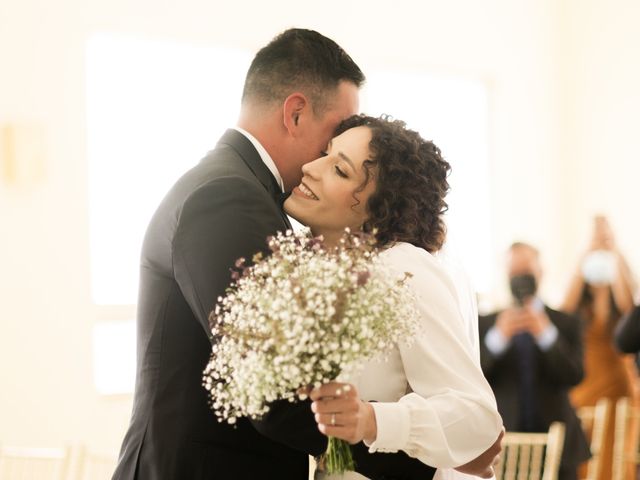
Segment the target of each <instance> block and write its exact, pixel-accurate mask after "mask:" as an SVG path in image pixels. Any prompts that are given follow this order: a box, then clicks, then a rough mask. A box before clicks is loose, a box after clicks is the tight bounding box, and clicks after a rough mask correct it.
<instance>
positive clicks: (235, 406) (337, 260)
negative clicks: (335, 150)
mask: <svg viewBox="0 0 640 480" xmlns="http://www.w3.org/2000/svg"><path fill="white" fill-rule="evenodd" d="M269 248H270V250H271V252H272V253H271V255H269V256H266V257H262V255H260V254H258V255H256V256H255V257H254V258H253V265H252V266H250V267H246V266H245V260H244V259H239V260H238V262H236V267H237V269H238V270H237V271H234V283H232V285H231V286H230V287H229V289H228V290H227V293H226V296H225V297H220V298H219V299H218V304H217V306H216V307H215V310H214V311H213V312H212V313H211V315H210V322H211V324H212V333H213V335H214V336H216V337H217V338H218V341H217V342H216V343H215V344H214V345H213V347H212V354H211V359H210V361H209V363H208V365H207V367H206V369H205V371H204V376H203V384H204V386H205V388H206V389H207V390H208V391H209V394H210V404H211V408H212V409H213V411H214V412H215V413H216V415H217V416H218V419H219V421H225V420H226V421H227V422H229V423H232V424H233V423H235V422H236V420H237V419H238V418H240V417H245V416H246V417H251V418H259V417H260V416H261V415H263V414H264V413H266V412H267V411H268V410H269V404H270V403H271V402H273V401H275V400H283V399H286V400H289V401H292V402H293V401H295V400H296V399H297V398H304V396H301V395H299V394H298V393H297V392H299V391H300V390H301V389H304V388H305V387H307V386H319V385H321V384H323V383H326V382H330V381H333V380H335V379H336V378H337V377H338V375H339V374H340V373H341V372H343V371H349V372H353V371H356V370H357V367H358V365H362V364H364V363H365V361H366V360H367V359H369V358H371V357H372V356H374V355H377V354H379V353H381V352H382V353H384V352H385V351H388V350H389V349H390V348H391V347H392V346H393V345H394V344H396V343H399V342H408V341H409V339H411V338H412V337H413V336H414V335H415V334H416V333H417V330H418V321H417V319H418V314H417V311H416V307H415V299H414V297H413V295H412V293H411V291H410V290H409V288H408V285H407V282H406V280H407V278H408V277H409V274H404V275H403V276H398V275H397V274H395V275H394V274H392V273H390V272H389V271H388V270H387V269H386V268H385V267H384V265H383V263H382V262H381V261H380V259H379V257H378V250H377V249H376V248H375V247H374V242H373V238H372V237H371V236H367V235H363V234H357V235H356V234H351V233H350V232H349V231H348V230H347V231H346V232H345V235H344V236H343V237H342V239H341V242H340V245H339V246H338V247H336V248H325V247H324V246H323V244H322V240H321V238H313V237H312V236H311V235H310V234H309V233H308V231H306V232H302V233H293V232H292V231H287V232H286V233H284V234H283V233H279V234H278V235H277V236H275V237H270V239H269ZM325 459H326V466H327V469H328V471H329V472H330V473H331V472H341V471H344V470H351V469H353V467H354V465H353V460H352V459H351V452H350V449H349V447H348V444H346V442H343V441H342V440H337V439H335V438H330V439H329V447H328V449H327V453H326V454H325Z"/></svg>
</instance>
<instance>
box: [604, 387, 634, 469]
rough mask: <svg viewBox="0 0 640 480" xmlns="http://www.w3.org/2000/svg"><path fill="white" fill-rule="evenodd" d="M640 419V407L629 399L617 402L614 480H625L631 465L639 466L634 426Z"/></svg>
mask: <svg viewBox="0 0 640 480" xmlns="http://www.w3.org/2000/svg"><path fill="white" fill-rule="evenodd" d="M638 419H640V412H639V411H638V407H636V406H634V405H633V403H632V401H631V399H630V398H629V397H622V398H620V399H618V401H617V402H616V425H615V435H614V439H613V464H612V467H611V473H612V475H611V476H612V480H625V478H626V472H627V471H628V469H629V468H631V467H630V465H633V466H634V467H635V466H637V465H638V462H639V460H640V459H639V458H638V434H637V429H636V428H634V424H636V425H637V422H638Z"/></svg>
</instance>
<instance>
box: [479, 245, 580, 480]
mask: <svg viewBox="0 0 640 480" xmlns="http://www.w3.org/2000/svg"><path fill="white" fill-rule="evenodd" d="M507 263H508V267H507V269H508V275H509V283H510V287H511V292H512V295H513V305H512V306H511V307H509V308H507V309H505V310H502V311H499V312H496V313H493V314H491V315H488V316H480V320H479V323H480V325H479V326H480V356H481V362H482V369H483V371H484V373H485V375H486V377H487V379H488V380H489V383H490V384H491V387H492V388H493V391H494V393H495V395H496V399H497V401H498V410H499V411H500V414H501V415H502V418H503V421H504V425H505V427H506V428H507V430H512V431H521V432H545V431H547V430H548V428H549V425H550V424H551V423H552V422H554V421H560V422H564V423H565V425H566V437H565V445H564V451H563V456H562V462H561V466H560V474H559V477H558V478H560V479H561V480H570V479H576V478H577V476H576V474H577V467H578V464H579V463H580V462H582V461H584V460H586V459H587V458H589V456H590V455H589V448H588V445H587V440H586V437H585V434H584V432H583V430H582V428H581V425H580V422H579V420H578V418H577V416H576V413H575V411H574V409H573V407H572V406H571V404H570V402H569V396H568V390H569V388H570V387H572V386H574V385H577V384H578V383H579V382H580V381H581V380H582V378H583V365H582V339H581V327H580V321H579V320H578V319H577V318H576V317H574V316H572V315H568V314H565V313H562V312H558V311H556V310H553V309H551V308H549V307H547V306H546V305H545V304H544V303H543V302H542V300H541V299H540V298H539V297H538V295H537V291H538V285H539V282H540V279H541V277H542V268H541V265H540V258H539V253H538V251H537V250H536V249H535V248H534V247H532V246H531V245H528V244H526V243H514V244H513V245H512V246H511V247H510V249H509V252H508V262H507Z"/></svg>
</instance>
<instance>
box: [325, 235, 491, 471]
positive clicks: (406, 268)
mask: <svg viewBox="0 0 640 480" xmlns="http://www.w3.org/2000/svg"><path fill="white" fill-rule="evenodd" d="M382 258H383V260H384V261H385V263H386V264H387V265H388V266H389V267H390V268H391V269H392V270H394V271H396V272H398V273H400V274H402V273H404V272H410V273H412V274H413V277H412V278H411V279H410V280H409V282H410V285H411V287H412V288H413V289H414V291H415V293H416V296H417V298H418V303H419V305H418V306H419V310H420V313H421V321H422V322H421V323H422V332H421V334H420V335H419V336H418V337H417V338H416V339H414V341H413V343H411V344H410V345H409V346H407V345H404V344H400V345H398V346H397V347H396V348H395V349H394V350H393V351H392V352H391V354H390V355H388V357H387V360H386V361H385V360H384V359H383V358H382V357H381V356H377V357H375V358H373V359H372V360H370V361H369V362H367V364H366V365H365V366H364V368H363V369H362V370H361V371H360V372H359V373H357V374H355V375H352V376H348V377H342V378H340V380H341V381H346V382H350V383H353V384H354V385H355V386H356V388H357V389H358V392H359V393H360V396H361V398H363V399H364V400H375V402H374V403H372V405H373V408H374V410H375V414H376V423H377V427H378V437H377V439H376V441H375V442H374V443H373V444H371V445H370V446H369V448H370V451H372V452H375V451H377V452H397V451H398V450H403V451H404V452H406V453H407V454H408V455H410V456H412V457H416V458H418V459H419V460H421V461H423V462H424V463H426V464H427V465H434V466H437V467H439V470H438V472H437V473H436V477H435V478H439V479H441V480H452V479H463V478H465V479H468V478H474V477H470V476H468V475H464V474H461V473H459V472H456V471H455V470H453V469H452V467H454V466H457V465H462V464H464V463H466V462H468V461H470V460H472V459H474V458H476V457H477V456H478V455H479V454H480V453H482V452H483V451H484V450H485V449H486V448H487V447H488V446H489V445H491V444H492V443H493V442H494V441H495V439H496V438H497V437H498V434H499V433H500V431H501V428H502V420H501V418H500V416H499V414H498V413H497V410H496V403H495V397H494V395H493V392H492V391H491V388H490V386H489V384H488V383H487V381H486V379H485V378H484V376H483V374H482V370H481V368H480V364H479V353H478V346H477V333H476V334H475V337H474V334H473V332H474V331H475V329H477V326H476V325H477V313H476V311H475V302H474V301H473V300H472V304H473V307H471V312H469V306H468V305H467V304H465V302H464V301H463V303H461V301H460V300H461V295H460V294H461V293H462V294H464V295H467V296H470V295H472V293H471V292H468V291H467V292H466V293H465V291H464V288H461V289H460V292H459V291H458V290H457V289H456V285H455V284H454V282H453V281H452V279H451V276H452V275H451V274H452V273H453V274H455V272H453V271H452V270H451V269H449V272H447V271H445V267H443V265H442V264H441V262H439V261H438V260H437V259H436V258H435V257H433V256H432V255H431V254H429V253H428V252H426V251H425V250H423V249H420V248H417V247H415V246H413V245H410V244H408V243H398V244H396V245H394V246H393V247H391V248H389V249H387V250H386V251H385V252H383V253H382ZM459 287H460V286H459ZM470 298H472V297H470ZM462 311H464V315H463V313H461V312H462ZM472 315H476V317H475V320H473V325H469V321H471V319H470V317H471V316H472ZM464 317H467V318H464ZM315 478H316V480H320V479H322V480H338V479H344V480H358V479H364V478H365V477H363V476H362V475H359V474H357V473H355V472H348V473H346V474H344V475H341V476H338V475H333V476H329V475H326V474H324V473H323V472H316V476H315Z"/></svg>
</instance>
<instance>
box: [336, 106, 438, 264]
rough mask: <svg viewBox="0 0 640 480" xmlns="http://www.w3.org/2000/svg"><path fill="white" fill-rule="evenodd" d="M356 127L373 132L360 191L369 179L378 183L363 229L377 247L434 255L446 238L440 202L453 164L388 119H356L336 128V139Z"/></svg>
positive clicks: (436, 148)
mask: <svg viewBox="0 0 640 480" xmlns="http://www.w3.org/2000/svg"><path fill="white" fill-rule="evenodd" d="M360 126H365V127H367V128H369V129H370V130H371V134H372V135H371V142H370V143H369V150H370V151H371V155H372V157H373V158H371V159H368V160H366V161H365V162H364V168H365V173H366V180H365V182H364V184H363V185H362V186H361V187H360V188H359V189H358V190H359V191H361V190H362V189H364V187H365V186H366V184H367V182H368V181H369V179H370V178H371V177H372V176H375V180H376V189H375V192H374V193H372V194H371V196H370V197H369V200H368V202H367V213H368V214H369V218H368V220H367V221H366V222H365V224H364V226H363V229H364V231H365V232H372V231H373V230H374V229H375V230H376V240H377V243H378V244H379V245H380V246H386V245H388V244H390V243H393V242H396V241H402V242H408V243H411V244H413V245H415V246H417V247H421V248H424V249H425V250H427V251H428V252H430V253H433V252H436V251H437V250H439V249H440V247H442V244H443V243H444V240H445V237H446V227H445V224H444V221H443V219H442V216H443V214H444V213H445V212H446V211H447V208H448V205H447V203H446V202H445V200H444V199H445V196H446V195H447V192H448V191H449V183H448V181H447V176H448V175H449V172H450V171H451V166H450V165H449V163H448V162H446V161H445V160H444V159H443V158H442V156H441V154H440V149H439V148H438V147H437V146H435V145H434V144H433V142H430V141H427V140H424V139H423V138H422V137H421V136H420V135H419V134H418V133H417V132H415V131H413V130H409V129H408V128H407V127H406V124H405V123H404V122H402V121H400V120H394V119H392V118H391V117H389V116H387V115H382V116H381V117H379V118H375V117H370V116H367V115H354V116H352V117H349V118H347V119H346V120H344V121H343V122H342V123H341V124H340V125H339V126H338V128H337V129H336V133H335V135H336V136H337V135H340V134H341V133H343V132H345V131H346V130H349V129H350V128H354V127H360Z"/></svg>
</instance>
